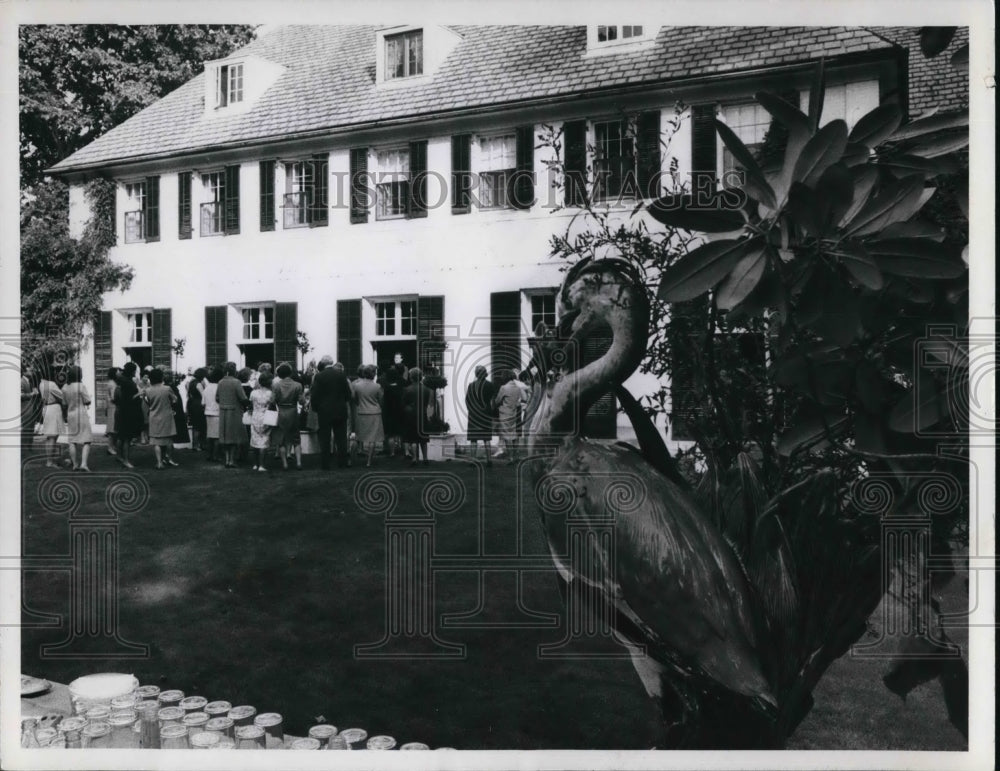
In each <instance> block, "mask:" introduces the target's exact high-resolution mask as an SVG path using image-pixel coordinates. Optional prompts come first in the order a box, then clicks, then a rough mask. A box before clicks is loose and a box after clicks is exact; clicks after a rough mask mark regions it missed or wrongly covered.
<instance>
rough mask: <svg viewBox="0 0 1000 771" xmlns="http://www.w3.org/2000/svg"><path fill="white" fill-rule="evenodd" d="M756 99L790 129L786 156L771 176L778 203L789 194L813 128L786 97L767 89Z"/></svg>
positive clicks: (758, 94) (759, 93)
mask: <svg viewBox="0 0 1000 771" xmlns="http://www.w3.org/2000/svg"><path fill="white" fill-rule="evenodd" d="M756 99H757V101H758V102H760V104H761V106H762V107H763V108H764V109H765V110H767V111H768V112H769V113H771V115H772V116H773V117H774V119H775V120H777V121H778V122H779V123H781V124H782V125H783V126H784V127H785V128H786V129H788V142H787V144H786V145H785V157H784V160H783V161H782V165H781V170H780V171H779V172H778V173H777V174H775V175H773V176H771V177H770V181H771V187H772V189H773V190H774V196H775V198H776V199H777V202H778V204H779V205H780V204H781V203H783V202H784V200H785V196H787V195H788V189H789V187H790V186H791V184H792V172H793V171H795V163H796V162H797V161H798V159H799V155H800V154H801V153H802V148H803V147H805V146H806V143H807V142H808V141H809V137H811V136H812V130H811V129H810V128H809V118H807V117H806V116H805V115H803V113H802V111H801V110H799V109H798V108H797V107H795V106H793V105H791V104H789V103H788V102H786V101H785V100H784V99H782V98H781V97H779V96H775V95H774V94H771V93H768V92H767V91H761V92H758V93H757V95H756Z"/></svg>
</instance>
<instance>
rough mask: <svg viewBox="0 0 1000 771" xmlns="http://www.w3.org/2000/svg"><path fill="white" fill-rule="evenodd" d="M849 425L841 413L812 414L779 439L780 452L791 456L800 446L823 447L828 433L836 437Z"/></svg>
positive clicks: (816, 448)
mask: <svg viewBox="0 0 1000 771" xmlns="http://www.w3.org/2000/svg"><path fill="white" fill-rule="evenodd" d="M846 426H847V418H846V417H844V416H843V415H841V414H839V413H828V414H826V415H811V416H808V417H806V418H804V419H802V420H800V421H797V422H796V424H795V425H794V426H792V427H791V428H790V429H788V431H786V432H785V433H784V435H782V437H781V438H780V439H778V453H779V454H780V455H784V456H786V457H787V456H789V455H791V454H792V453H793V452H795V451H796V450H798V449H799V448H810V449H815V450H818V449H821V447H823V446H825V445H826V444H827V439H826V437H827V435H828V434H830V435H833V436H834V437H836V436H837V435H839V434H840V433H842V432H843V430H844V428H845V427H846Z"/></svg>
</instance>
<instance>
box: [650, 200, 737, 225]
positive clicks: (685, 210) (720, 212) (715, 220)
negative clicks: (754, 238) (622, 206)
mask: <svg viewBox="0 0 1000 771" xmlns="http://www.w3.org/2000/svg"><path fill="white" fill-rule="evenodd" d="M727 200H728V198H727V197H726V194H725V192H724V191H721V190H720V191H718V192H716V193H713V194H712V196H711V198H709V199H708V200H706V201H704V202H701V201H699V202H697V203H695V201H694V200H693V199H692V196H690V195H665V196H663V197H662V198H658V199H657V200H655V201H652V202H651V203H650V204H649V206H648V207H646V210H647V211H648V212H649V213H650V214H651V215H652V216H653V217H654V218H655V219H657V220H659V221H660V222H662V223H663V224H664V225H669V226H670V227H675V228H683V229H684V230H694V231H701V232H703V233H728V232H730V231H733V230H738V229H740V228H742V227H743V225H744V224H746V220H745V219H744V217H743V215H742V214H741V213H740V211H739V210H733V209H728V208H726V207H725V204H726V202H727Z"/></svg>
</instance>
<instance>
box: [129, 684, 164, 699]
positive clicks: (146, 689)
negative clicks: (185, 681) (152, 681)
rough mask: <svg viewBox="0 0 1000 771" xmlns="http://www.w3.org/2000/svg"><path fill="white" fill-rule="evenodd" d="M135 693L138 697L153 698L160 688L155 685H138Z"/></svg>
mask: <svg viewBox="0 0 1000 771" xmlns="http://www.w3.org/2000/svg"><path fill="white" fill-rule="evenodd" d="M135 693H136V695H137V696H138V697H139V698H140V699H155V698H156V697H157V696H159V695H160V688H159V686H157V685H140V686H139V687H138V688H136V689H135Z"/></svg>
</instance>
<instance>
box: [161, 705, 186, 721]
mask: <svg viewBox="0 0 1000 771" xmlns="http://www.w3.org/2000/svg"><path fill="white" fill-rule="evenodd" d="M156 717H157V719H159V720H180V719H182V718H183V717H184V710H182V709H181V708H180V707H164V708H163V709H161V710H160V711H159V712H157V713H156Z"/></svg>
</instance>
